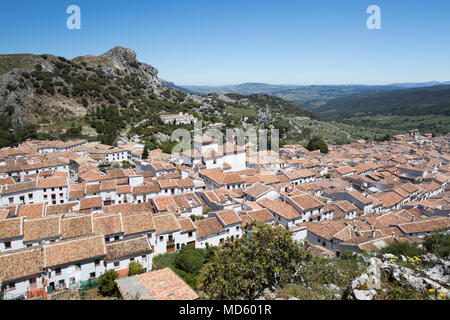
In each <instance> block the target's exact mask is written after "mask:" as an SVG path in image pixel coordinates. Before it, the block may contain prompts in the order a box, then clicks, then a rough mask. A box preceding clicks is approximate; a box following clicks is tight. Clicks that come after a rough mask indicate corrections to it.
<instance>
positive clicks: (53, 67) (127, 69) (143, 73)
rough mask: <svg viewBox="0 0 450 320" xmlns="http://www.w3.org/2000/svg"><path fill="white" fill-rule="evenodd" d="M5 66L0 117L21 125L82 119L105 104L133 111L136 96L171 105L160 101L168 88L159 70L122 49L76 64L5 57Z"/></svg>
mask: <svg viewBox="0 0 450 320" xmlns="http://www.w3.org/2000/svg"><path fill="white" fill-rule="evenodd" d="M25 62H26V63H25ZM0 66H1V68H0V70H2V71H3V74H2V75H0V113H3V114H8V115H9V116H10V117H11V118H12V120H13V122H14V123H18V124H23V123H28V122H31V123H37V122H40V121H43V120H44V121H46V122H48V121H50V122H53V121H55V120H62V119H64V118H67V117H80V116H83V115H85V114H86V113H87V112H88V110H89V109H91V108H93V107H95V106H98V105H101V104H118V105H121V106H129V105H130V104H131V101H133V99H134V98H135V97H136V95H139V97H144V98H145V97H148V96H150V95H154V96H156V97H158V98H162V99H167V98H168V99H170V95H169V96H168V97H167V95H166V96H165V97H161V92H163V91H165V90H166V87H165V86H164V84H163V83H162V82H161V80H160V79H159V78H158V70H157V69H156V68H154V67H152V66H150V65H148V64H146V63H142V62H139V61H138V60H137V59H136V53H135V52H134V51H133V50H132V49H127V48H123V47H115V48H113V49H111V50H109V51H107V52H106V53H104V54H102V55H100V56H82V57H77V58H75V59H73V60H72V61H69V60H66V59H64V58H62V57H55V56H52V55H2V56H0Z"/></svg>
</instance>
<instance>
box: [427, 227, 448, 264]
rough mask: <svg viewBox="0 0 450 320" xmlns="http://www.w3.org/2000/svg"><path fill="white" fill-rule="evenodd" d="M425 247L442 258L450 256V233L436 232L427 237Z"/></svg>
mask: <svg viewBox="0 0 450 320" xmlns="http://www.w3.org/2000/svg"><path fill="white" fill-rule="evenodd" d="M423 245H424V247H425V248H426V249H427V250H428V251H431V252H432V253H433V254H435V255H436V256H438V257H440V258H445V257H447V256H450V233H446V232H434V233H432V234H430V235H427V236H425V238H424V239H423Z"/></svg>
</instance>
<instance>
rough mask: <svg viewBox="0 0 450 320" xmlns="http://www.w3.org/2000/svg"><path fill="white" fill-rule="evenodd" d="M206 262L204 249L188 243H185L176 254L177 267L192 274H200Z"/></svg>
mask: <svg viewBox="0 0 450 320" xmlns="http://www.w3.org/2000/svg"><path fill="white" fill-rule="evenodd" d="M204 262H205V257H204V252H203V250H201V249H195V248H193V247H189V246H186V245H183V246H182V247H181V249H180V250H179V251H178V252H177V254H176V256H175V267H176V268H177V269H180V270H182V271H184V272H187V273H191V274H198V273H199V272H200V270H201V269H202V267H203V263H204Z"/></svg>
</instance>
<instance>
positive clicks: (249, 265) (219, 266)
mask: <svg viewBox="0 0 450 320" xmlns="http://www.w3.org/2000/svg"><path fill="white" fill-rule="evenodd" d="M310 258H311V254H310V253H309V252H308V251H306V249H305V248H304V247H303V245H299V244H298V243H296V242H294V241H293V240H292V237H291V234H290V232H289V231H288V230H285V229H284V228H282V227H280V226H279V225H276V226H271V225H264V224H260V225H258V226H256V227H254V229H252V232H251V237H247V236H244V237H242V238H240V239H239V240H235V241H233V242H230V241H227V242H226V243H225V244H224V245H223V246H222V247H221V248H219V249H218V250H217V252H216V253H215V254H214V256H213V257H212V260H211V262H212V263H211V264H210V265H208V266H207V267H206V269H205V272H204V274H205V280H204V282H203V287H202V290H203V291H204V292H205V293H206V294H207V295H208V296H209V297H210V298H212V299H220V300H222V299H241V298H243V299H247V300H252V299H256V298H257V297H259V296H261V295H262V294H263V291H264V289H266V288H269V289H270V290H274V289H275V288H277V287H283V286H284V285H286V284H287V283H289V282H291V281H292V280H293V279H294V277H295V273H296V270H297V268H298V266H299V264H300V263H301V262H302V261H303V260H308V259H310Z"/></svg>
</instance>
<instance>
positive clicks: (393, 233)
mask: <svg viewBox="0 0 450 320" xmlns="http://www.w3.org/2000/svg"><path fill="white" fill-rule="evenodd" d="M392 240H395V232H392Z"/></svg>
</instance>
